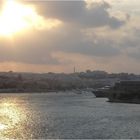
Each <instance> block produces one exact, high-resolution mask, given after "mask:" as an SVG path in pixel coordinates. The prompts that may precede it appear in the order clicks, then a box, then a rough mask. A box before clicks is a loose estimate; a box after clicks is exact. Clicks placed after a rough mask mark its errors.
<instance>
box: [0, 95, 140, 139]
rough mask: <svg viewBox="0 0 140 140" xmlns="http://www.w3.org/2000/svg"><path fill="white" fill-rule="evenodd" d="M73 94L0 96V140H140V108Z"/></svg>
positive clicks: (139, 106)
mask: <svg viewBox="0 0 140 140" xmlns="http://www.w3.org/2000/svg"><path fill="white" fill-rule="evenodd" d="M106 101H107V99H97V98H94V96H93V95H76V94H72V93H67V94H66V93H47V94H20V95H18V94H0V139H4V138H11V139H13V138H17V139H19V138H23V139H27V138H30V139H32V138H34V139H45V138H53V139H56V138H57V139H58V138H63V139H66V138H70V139H72V138H77V139H78V138H79V139H81V138H85V139H86V138H99V139H100V138H106V139H108V138H140V105H136V104H121V103H113V104H112V103H108V102H106Z"/></svg>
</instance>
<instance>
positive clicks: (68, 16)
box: [33, 1, 126, 28]
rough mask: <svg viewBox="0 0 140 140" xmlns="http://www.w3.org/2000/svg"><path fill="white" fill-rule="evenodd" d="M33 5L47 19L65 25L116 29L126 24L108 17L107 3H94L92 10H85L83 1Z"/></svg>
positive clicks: (123, 21)
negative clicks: (58, 20) (59, 21)
mask: <svg viewBox="0 0 140 140" xmlns="http://www.w3.org/2000/svg"><path fill="white" fill-rule="evenodd" d="M33 4H34V5H36V6H37V7H38V8H39V11H40V13H41V14H43V15H44V16H46V17H47V18H57V19H60V20H62V21H63V22H65V23H67V24H78V25H79V26H83V27H101V26H109V27H111V28H118V27H120V26H122V25H124V24H125V23H126V21H125V20H121V19H118V18H117V17H115V16H111V15H110V13H109V11H108V9H109V8H110V5H109V4H108V3H107V2H94V3H93V7H92V8H87V3H86V2H85V1H43V2H38V1H37V2H33Z"/></svg>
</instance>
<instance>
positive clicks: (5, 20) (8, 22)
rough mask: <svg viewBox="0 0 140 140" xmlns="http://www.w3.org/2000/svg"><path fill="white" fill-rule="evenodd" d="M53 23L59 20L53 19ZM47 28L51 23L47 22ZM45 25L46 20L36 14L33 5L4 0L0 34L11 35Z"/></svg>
mask: <svg viewBox="0 0 140 140" xmlns="http://www.w3.org/2000/svg"><path fill="white" fill-rule="evenodd" d="M54 23H56V24H55V25H57V24H58V23H59V22H58V21H55V22H54ZM47 25H48V28H50V26H51V27H52V26H54V24H53V25H52V21H51V24H49V23H47ZM32 27H34V28H37V29H39V30H40V29H42V28H45V27H46V20H45V19H44V18H43V17H42V16H40V15H38V14H37V12H36V10H35V8H34V7H32V6H29V5H25V4H22V3H19V2H18V1H16V0H5V2H4V5H3V8H2V11H1V13H0V36H12V35H14V34H16V33H18V32H21V31H25V30H28V29H30V28H32Z"/></svg>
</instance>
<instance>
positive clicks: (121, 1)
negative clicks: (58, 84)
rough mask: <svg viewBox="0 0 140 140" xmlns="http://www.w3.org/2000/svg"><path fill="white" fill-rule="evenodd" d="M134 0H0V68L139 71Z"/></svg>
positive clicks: (139, 3)
mask: <svg viewBox="0 0 140 140" xmlns="http://www.w3.org/2000/svg"><path fill="white" fill-rule="evenodd" d="M139 7H140V0H133V1H132V0H85V1H84V0H83V1H82V0H81V1H46V0H43V1H41V0H35V1H29V0H0V71H11V70H12V71H19V72H41V73H42V72H66V73H71V72H73V68H74V67H75V68H76V71H77V72H81V71H85V70H87V69H90V70H105V71H107V72H110V73H114V72H117V73H118V72H128V73H136V74H140V39H139V37H140V24H139V23H140V8H139Z"/></svg>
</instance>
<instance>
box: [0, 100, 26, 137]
mask: <svg viewBox="0 0 140 140" xmlns="http://www.w3.org/2000/svg"><path fill="white" fill-rule="evenodd" d="M26 115H27V108H26V107H25V106H24V105H23V104H22V102H21V101H20V100H18V99H6V98H5V99H1V100H0V138H9V137H10V136H11V135H12V136H14V137H16V135H17V134H18V133H20V132H19V131H20V129H23V128H22V123H23V122H24V121H25V120H26V118H27V116H26ZM18 135H19V134H18Z"/></svg>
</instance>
